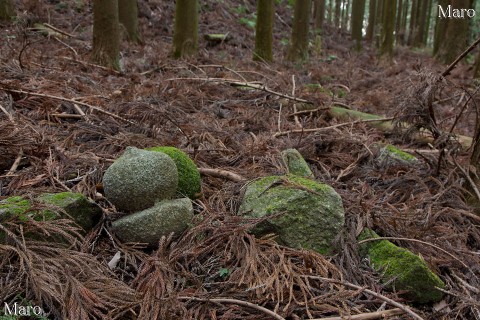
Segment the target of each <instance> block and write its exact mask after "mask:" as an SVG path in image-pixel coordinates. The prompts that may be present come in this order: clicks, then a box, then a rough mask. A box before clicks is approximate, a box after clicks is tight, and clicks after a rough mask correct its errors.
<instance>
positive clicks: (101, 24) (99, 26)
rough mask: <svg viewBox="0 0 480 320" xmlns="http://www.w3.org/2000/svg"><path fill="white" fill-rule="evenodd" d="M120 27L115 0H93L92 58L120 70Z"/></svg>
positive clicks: (103, 64)
mask: <svg viewBox="0 0 480 320" xmlns="http://www.w3.org/2000/svg"><path fill="white" fill-rule="evenodd" d="M119 55H120V27H119V22H118V2H117V0H93V44H92V59H93V61H95V62H97V63H99V64H100V65H102V66H105V67H110V68H113V69H115V70H120V62H119Z"/></svg>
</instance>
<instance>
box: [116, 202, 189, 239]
mask: <svg viewBox="0 0 480 320" xmlns="http://www.w3.org/2000/svg"><path fill="white" fill-rule="evenodd" d="M192 218H193V206H192V202H191V201H190V199H188V198H182V199H174V200H163V201H160V202H158V203H156V204H155V205H154V206H153V207H151V208H148V209H146V210H143V211H139V212H135V213H132V214H129V215H127V216H124V217H122V218H120V219H118V220H115V221H114V222H113V223H112V231H113V233H115V234H116V235H117V237H118V238H119V239H120V240H122V241H123V242H140V243H147V244H148V245H149V246H157V245H158V241H159V240H160V238H161V237H162V236H168V235H169V234H170V233H172V232H174V233H180V232H183V231H184V230H186V229H187V227H188V225H189V224H190V223H191V221H192Z"/></svg>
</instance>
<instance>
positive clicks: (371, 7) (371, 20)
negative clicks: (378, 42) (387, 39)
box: [365, 0, 378, 42]
mask: <svg viewBox="0 0 480 320" xmlns="http://www.w3.org/2000/svg"><path fill="white" fill-rule="evenodd" d="M377 1H378V0H370V1H369V4H368V25H367V32H366V34H365V39H366V40H367V41H368V42H371V41H372V40H373V35H374V34H375V23H376V21H375V13H376V12H377Z"/></svg>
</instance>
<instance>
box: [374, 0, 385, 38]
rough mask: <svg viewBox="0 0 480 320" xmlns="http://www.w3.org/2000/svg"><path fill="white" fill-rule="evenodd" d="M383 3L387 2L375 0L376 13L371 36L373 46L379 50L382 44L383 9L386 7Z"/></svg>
mask: <svg viewBox="0 0 480 320" xmlns="http://www.w3.org/2000/svg"><path fill="white" fill-rule="evenodd" d="M385 1H387V2H388V0H377V8H376V9H377V12H376V13H375V33H374V34H373V38H374V42H375V46H376V47H377V48H380V45H381V43H382V39H381V35H382V33H383V16H384V14H383V8H384V6H386V4H385Z"/></svg>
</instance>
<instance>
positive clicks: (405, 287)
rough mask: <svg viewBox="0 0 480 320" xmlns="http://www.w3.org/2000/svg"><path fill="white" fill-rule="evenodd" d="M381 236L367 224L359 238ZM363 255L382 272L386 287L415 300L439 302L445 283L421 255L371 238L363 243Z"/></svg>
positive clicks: (419, 301)
mask: <svg viewBox="0 0 480 320" xmlns="http://www.w3.org/2000/svg"><path fill="white" fill-rule="evenodd" d="M370 238H378V235H377V234H376V233H375V232H373V231H372V230H370V229H367V228H365V229H364V230H363V232H362V233H361V234H360V236H359V237H358V239H359V240H365V239H370ZM360 255H361V256H363V257H368V258H369V260H370V263H371V265H372V267H373V268H374V269H375V270H376V271H378V272H379V273H380V274H381V279H382V282H383V283H384V284H385V285H386V288H387V289H390V290H395V291H402V292H403V293H402V296H403V297H405V298H407V299H409V300H411V301H413V302H416V303H430V302H438V301H440V300H441V299H442V298H443V293H442V292H441V291H440V290H438V289H436V288H437V287H438V288H441V289H444V288H445V283H444V282H443V281H442V280H441V279H440V278H439V277H438V276H437V275H436V274H435V273H433V272H432V271H431V270H430V269H429V268H428V266H427V264H426V263H425V260H423V259H422V258H421V257H419V256H417V255H416V254H414V253H413V252H411V251H409V250H407V249H404V248H400V247H397V246H396V245H394V244H393V243H391V242H390V241H388V240H375V241H368V242H365V243H363V244H361V245H360Z"/></svg>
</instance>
